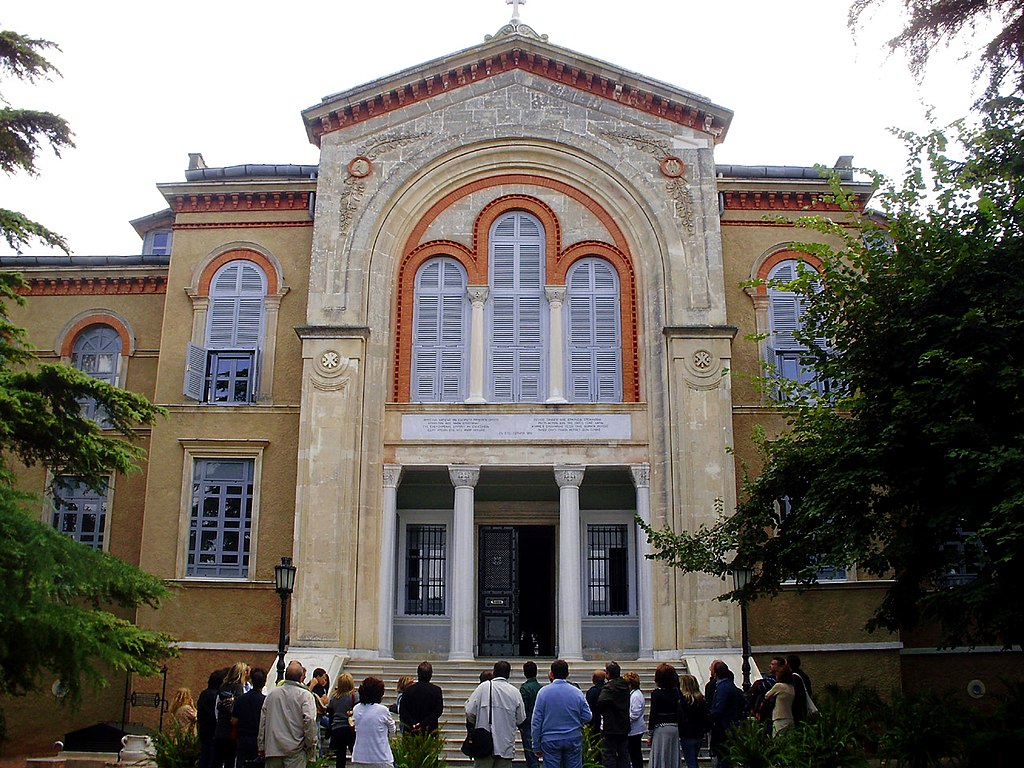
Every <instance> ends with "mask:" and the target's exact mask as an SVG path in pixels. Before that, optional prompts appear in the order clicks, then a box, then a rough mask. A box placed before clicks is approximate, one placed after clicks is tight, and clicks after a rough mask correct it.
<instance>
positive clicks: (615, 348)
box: [565, 258, 622, 403]
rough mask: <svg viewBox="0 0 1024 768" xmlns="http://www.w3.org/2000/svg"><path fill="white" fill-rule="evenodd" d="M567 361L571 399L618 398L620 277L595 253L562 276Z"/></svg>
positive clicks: (611, 400) (602, 400)
mask: <svg viewBox="0 0 1024 768" xmlns="http://www.w3.org/2000/svg"><path fill="white" fill-rule="evenodd" d="M566 288H567V298H566V304H565V312H566V315H567V318H566V319H567V328H568V331H567V333H566V352H567V354H566V362H567V377H568V385H567V387H566V390H567V392H568V397H569V400H570V402H576V403H617V402H621V401H622V332H621V328H620V322H619V280H618V274H617V273H616V271H615V268H614V267H612V265H611V264H609V263H608V262H607V261H604V260H603V259H598V258H586V259H581V260H580V261H578V262H577V263H576V264H574V265H573V267H572V269H570V270H569V274H568V275H567V276H566Z"/></svg>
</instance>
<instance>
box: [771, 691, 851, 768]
mask: <svg viewBox="0 0 1024 768" xmlns="http://www.w3.org/2000/svg"><path fill="white" fill-rule="evenodd" d="M819 711H820V716H819V717H818V719H817V720H815V721H813V722H806V723H801V724H800V725H798V726H796V727H795V728H789V729H787V730H785V731H783V732H782V733H781V734H779V736H778V737H777V738H776V739H775V742H777V743H778V745H779V747H780V750H781V755H780V756H781V758H782V763H781V764H782V765H784V766H786V768H866V766H867V764H868V761H867V757H866V756H865V754H864V746H863V744H864V734H865V716H864V712H863V711H862V710H860V709H859V708H858V707H856V706H854V705H853V704H852V703H844V702H839V701H830V702H829V703H828V704H827V705H826V704H825V703H824V702H823V703H822V705H821V707H820V710H819Z"/></svg>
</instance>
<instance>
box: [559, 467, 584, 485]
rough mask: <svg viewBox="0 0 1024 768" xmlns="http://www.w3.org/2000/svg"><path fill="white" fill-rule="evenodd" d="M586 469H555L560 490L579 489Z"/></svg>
mask: <svg viewBox="0 0 1024 768" xmlns="http://www.w3.org/2000/svg"><path fill="white" fill-rule="evenodd" d="M586 469H587V468H586V467H555V482H556V483H558V487H559V488H565V487H566V486H571V487H575V488H579V486H580V484H581V483H582V482H583V474H584V472H586Z"/></svg>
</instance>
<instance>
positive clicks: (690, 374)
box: [683, 348, 724, 390]
mask: <svg viewBox="0 0 1024 768" xmlns="http://www.w3.org/2000/svg"><path fill="white" fill-rule="evenodd" d="M683 364H684V367H685V369H686V383H687V386H689V387H690V388H691V389H695V390H705V389H714V388H715V387H717V386H718V385H719V384H720V383H721V381H722V376H723V375H724V372H723V371H722V361H721V360H720V359H719V358H718V357H717V356H716V355H715V354H714V353H713V352H711V351H710V350H708V349H704V348H701V349H696V350H694V351H693V352H691V353H690V354H688V355H687V356H686V357H685V358H683Z"/></svg>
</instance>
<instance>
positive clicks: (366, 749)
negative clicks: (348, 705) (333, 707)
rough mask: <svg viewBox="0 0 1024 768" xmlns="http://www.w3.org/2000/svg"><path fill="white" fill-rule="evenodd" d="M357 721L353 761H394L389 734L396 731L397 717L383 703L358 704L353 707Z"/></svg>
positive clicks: (354, 717)
mask: <svg viewBox="0 0 1024 768" xmlns="http://www.w3.org/2000/svg"><path fill="white" fill-rule="evenodd" d="M352 719H353V720H354V721H355V723H356V743H355V746H353V747H352V762H353V763H393V762H395V757H394V755H392V754H391V743H390V742H389V741H388V736H389V735H390V734H392V733H394V732H395V719H394V718H393V717H392V716H391V713H390V712H388V708H387V707H385V706H384V705H383V704H356V705H355V707H353V709H352Z"/></svg>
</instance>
